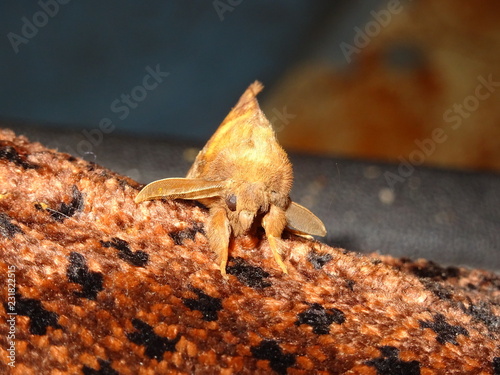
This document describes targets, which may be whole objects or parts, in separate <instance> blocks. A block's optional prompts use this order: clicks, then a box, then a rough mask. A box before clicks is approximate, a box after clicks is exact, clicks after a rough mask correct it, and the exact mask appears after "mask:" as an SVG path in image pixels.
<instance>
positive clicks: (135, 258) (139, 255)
mask: <svg viewBox="0 0 500 375" xmlns="http://www.w3.org/2000/svg"><path fill="white" fill-rule="evenodd" d="M101 244H102V246H104V247H113V248H115V249H116V250H118V251H119V252H118V257H119V258H121V259H123V260H124V261H126V262H127V263H130V264H131V265H133V266H136V267H144V266H146V264H147V263H148V260H149V255H148V254H147V253H146V252H144V251H141V250H137V251H135V252H134V251H132V250H131V249H130V247H129V244H128V242H127V241H125V240H122V239H121V238H118V237H113V238H112V239H111V241H101Z"/></svg>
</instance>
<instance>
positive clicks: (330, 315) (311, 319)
mask: <svg viewBox="0 0 500 375" xmlns="http://www.w3.org/2000/svg"><path fill="white" fill-rule="evenodd" d="M344 322H345V315H344V313H343V312H342V311H340V310H339V309H335V308H333V309H328V310H327V309H325V308H324V307H323V306H321V305H320V304H319V303H313V304H311V306H310V307H309V308H308V309H307V310H306V311H304V312H301V313H300V314H299V315H298V320H297V321H296V322H295V325H297V326H299V325H301V324H308V325H310V326H311V327H313V332H314V333H315V334H317V335H326V334H328V333H330V324H332V323H336V324H342V323H344Z"/></svg>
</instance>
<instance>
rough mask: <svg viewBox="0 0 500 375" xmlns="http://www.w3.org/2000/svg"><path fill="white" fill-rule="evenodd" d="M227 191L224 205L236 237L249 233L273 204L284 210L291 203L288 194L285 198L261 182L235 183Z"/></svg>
mask: <svg viewBox="0 0 500 375" xmlns="http://www.w3.org/2000/svg"><path fill="white" fill-rule="evenodd" d="M226 191H227V193H226V195H225V196H224V197H223V199H224V203H223V204H224V205H225V207H226V210H227V217H228V218H229V221H230V223H231V226H232V229H233V233H234V234H235V235H236V236H238V235H240V234H243V233H246V232H248V231H249V230H250V228H251V227H252V224H253V223H254V222H255V221H256V219H257V218H259V217H261V216H263V215H264V214H266V213H267V212H268V211H269V207H270V205H271V204H275V205H278V206H280V207H283V208H284V207H286V205H287V204H288V201H289V198H288V194H285V197H283V196H282V194H280V193H278V192H276V191H274V190H270V189H269V188H268V187H267V186H266V185H265V184H264V183H261V182H254V183H250V182H241V183H236V182H233V183H231V184H229V186H228V189H227V190H226Z"/></svg>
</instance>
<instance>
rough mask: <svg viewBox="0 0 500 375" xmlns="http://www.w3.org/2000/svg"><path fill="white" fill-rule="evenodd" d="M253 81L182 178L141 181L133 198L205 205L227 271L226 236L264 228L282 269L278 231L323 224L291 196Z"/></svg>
mask: <svg viewBox="0 0 500 375" xmlns="http://www.w3.org/2000/svg"><path fill="white" fill-rule="evenodd" d="M262 88H263V86H262V84H261V83H260V82H257V81H256V82H254V83H253V84H251V85H250V87H248V89H247V90H246V91H245V93H244V94H243V95H242V96H241V98H240V100H239V101H238V103H237V104H236V106H235V107H234V108H233V109H232V110H231V112H230V113H229V115H228V116H227V117H226V118H225V119H224V121H223V122H222V124H221V125H220V127H219V128H218V129H217V131H216V132H215V134H214V135H213V136H212V137H211V138H210V140H209V141H208V142H207V144H206V145H205V147H204V148H203V149H202V150H201V151H200V152H199V154H198V156H197V157H196V160H195V162H194V164H193V166H192V167H191V169H190V170H189V172H188V174H187V176H186V178H167V179H164V180H158V181H154V182H152V183H150V184H148V185H147V186H145V187H144V188H143V189H142V190H141V191H140V192H139V194H138V195H137V197H136V198H135V202H136V203H139V202H143V201H145V200H151V199H161V198H166V199H193V200H197V201H199V202H200V203H202V204H203V205H205V206H206V207H207V208H208V209H209V218H208V222H207V228H206V233H207V237H208V242H209V244H210V247H211V249H212V250H213V251H215V253H216V254H217V255H218V257H219V262H220V270H221V273H222V275H223V276H224V277H227V276H226V265H227V260H228V249H229V241H230V239H231V236H234V237H237V236H240V235H242V234H246V233H249V232H250V231H251V230H252V229H255V226H257V225H261V226H262V227H263V228H264V231H265V234H266V237H267V240H268V242H269V246H270V248H271V250H272V252H273V254H274V258H275V259H276V262H277V263H278V264H279V266H280V267H281V269H282V270H283V272H285V273H288V272H287V268H286V266H285V264H284V263H283V260H282V259H281V254H282V252H283V245H282V240H281V234H282V232H283V230H284V229H285V228H287V229H288V230H290V231H292V232H293V233H296V234H299V235H303V236H307V234H313V235H318V236H324V235H325V234H326V229H325V226H324V225H323V223H322V222H321V220H320V219H318V218H317V217H316V216H315V215H314V214H313V213H312V212H311V211H309V210H308V209H307V208H305V207H302V206H301V205H299V204H297V203H295V202H292V201H291V200H290V190H291V188H292V181H293V173H292V165H291V163H290V161H289V160H288V157H287V154H286V153H285V151H284V150H283V149H282V148H281V146H280V145H279V144H278V142H277V140H276V135H275V133H274V131H273V128H272V126H271V124H270V123H269V121H268V120H267V118H266V117H265V116H264V113H263V112H262V111H261V109H260V107H259V104H258V102H257V99H256V98H255V97H256V95H257V94H258V93H259V92H260V91H261V90H262Z"/></svg>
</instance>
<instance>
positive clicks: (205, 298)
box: [182, 288, 222, 322]
mask: <svg viewBox="0 0 500 375" xmlns="http://www.w3.org/2000/svg"><path fill="white" fill-rule="evenodd" d="M193 292H194V293H196V294H197V295H198V299H195V298H186V299H183V300H182V302H184V304H185V305H186V306H187V307H189V308H190V309H191V310H198V311H200V312H201V313H202V314H203V320H205V321H207V322H212V321H214V320H217V319H218V316H217V312H218V311H219V310H222V302H221V300H220V298H214V297H210V296H209V295H207V294H205V293H203V292H202V291H201V290H199V289H196V288H193Z"/></svg>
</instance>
